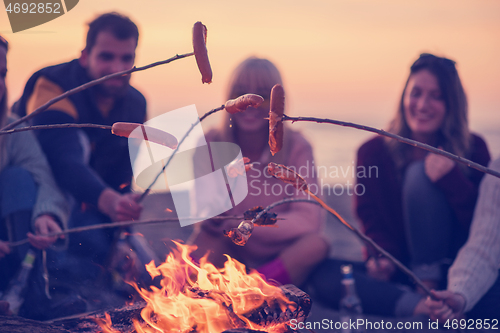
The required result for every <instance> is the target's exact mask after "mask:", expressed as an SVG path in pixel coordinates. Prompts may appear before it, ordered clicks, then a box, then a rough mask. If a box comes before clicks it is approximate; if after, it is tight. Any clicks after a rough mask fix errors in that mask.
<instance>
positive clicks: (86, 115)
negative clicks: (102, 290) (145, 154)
mask: <svg viewBox="0 0 500 333" xmlns="http://www.w3.org/2000/svg"><path fill="white" fill-rule="evenodd" d="M138 37H139V32H138V29H137V26H136V25H135V24H134V23H133V22H132V21H131V20H130V19H129V18H128V17H125V16H122V15H120V14H118V13H107V14H103V15H101V16H99V17H97V18H96V19H95V20H94V21H92V22H91V23H90V24H89V30H88V33H87V40H86V46H85V48H84V49H83V51H82V52H81V56H80V58H79V59H75V60H72V61H70V62H67V63H63V64H59V65H55V66H51V67H46V68H44V69H42V70H40V71H38V72H36V73H35V74H34V75H33V76H32V77H31V78H30V79H29V81H28V83H27V84H26V87H25V89H24V93H23V96H22V97H21V99H20V100H19V101H18V103H17V105H15V106H14V112H16V113H17V114H19V115H20V116H23V115H25V114H30V113H31V112H33V111H34V110H35V109H36V108H38V107H40V106H41V105H43V104H45V103H46V102H47V101H49V100H50V99H52V98H54V97H56V96H58V95H60V94H62V93H64V92H65V91H68V90H70V89H73V88H75V87H77V86H80V85H82V84H84V83H87V82H89V81H91V80H94V79H97V78H100V77H103V76H106V75H109V74H112V73H117V72H120V71H124V70H127V69H130V68H132V66H133V65H134V60H135V49H136V47H137V42H138ZM129 80H130V75H126V76H122V77H118V78H114V79H111V80H107V81H105V82H103V83H101V84H99V85H97V86H94V87H92V88H90V89H86V90H84V91H81V92H79V93H76V94H74V95H72V96H70V97H68V98H66V99H64V100H62V101H59V102H57V103H55V104H53V105H52V106H50V107H49V108H48V109H47V110H46V111H44V112H42V113H41V114H39V115H37V116H36V117H35V118H34V119H33V124H34V125H47V124H59V123H93V124H102V125H112V124H113V123H115V122H118V121H123V122H134V123H142V122H144V120H145V118H146V100H145V98H144V97H143V95H142V94H141V93H140V92H139V91H137V90H136V89H134V88H133V87H132V86H130V84H129ZM37 137H38V140H39V141H40V144H41V146H42V148H43V151H44V152H45V154H46V156H47V159H48V161H49V163H50V165H51V167H52V171H53V173H54V176H55V178H56V180H57V182H58V184H59V185H60V187H61V188H62V189H63V190H65V191H66V192H67V193H69V194H70V195H71V197H72V198H73V199H74V209H73V212H72V215H71V218H70V221H69V226H70V227H81V226H84V225H91V224H98V223H109V222H116V221H126V220H133V219H138V218H139V215H140V212H141V209H142V207H141V205H140V204H138V203H137V199H138V195H137V194H133V193H130V182H131V179H132V168H131V164H130V158H129V153H128V140H127V139H126V138H120V137H117V136H114V135H112V134H111V132H110V131H106V130H102V129H90V128H83V129H76V128H71V129H51V130H41V131H38V133H37ZM114 234H115V231H114V230H113V229H105V230H95V231H89V232H82V233H76V234H73V235H71V237H70V244H69V249H68V253H65V254H64V256H65V257H64V258H62V259H61V257H60V258H59V261H60V263H63V264H64V263H76V262H78V263H79V264H78V265H73V266H74V267H71V268H70V269H68V270H69V271H72V272H71V273H73V274H74V275H75V276H79V277H80V278H85V277H87V278H89V279H94V278H95V277H97V276H98V275H99V273H100V270H101V269H102V266H103V264H104V263H105V262H106V260H108V259H109V258H108V256H109V252H110V251H109V250H110V249H111V245H112V244H113V242H114V240H113V239H114ZM75 257H77V258H78V259H85V260H84V261H86V262H87V263H90V264H88V265H82V264H81V263H82V260H75ZM88 259H90V261H89V260H88Z"/></svg>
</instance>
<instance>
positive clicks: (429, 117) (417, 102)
mask: <svg viewBox="0 0 500 333" xmlns="http://www.w3.org/2000/svg"><path fill="white" fill-rule="evenodd" d="M403 105H404V115H405V118H406V123H407V124H408V127H409V128H410V130H411V131H412V136H413V138H415V139H417V140H428V139H431V138H432V137H434V136H435V134H437V133H438V131H439V129H440V128H441V126H442V124H443V121H444V118H445V115H446V105H445V102H444V99H443V95H442V92H441V89H440V88H439V83H438V80H437V78H436V76H435V75H434V74H432V73H431V72H429V71H428V70H426V69H423V70H420V71H418V72H416V73H413V74H412V75H411V76H410V79H409V80H408V85H407V86H406V90H405V94H404V97H403Z"/></svg>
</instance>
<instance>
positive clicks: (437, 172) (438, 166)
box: [424, 147, 455, 183]
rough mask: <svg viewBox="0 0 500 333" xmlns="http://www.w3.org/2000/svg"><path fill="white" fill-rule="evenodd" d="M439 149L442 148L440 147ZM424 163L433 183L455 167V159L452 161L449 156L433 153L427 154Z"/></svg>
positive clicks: (426, 172)
mask: <svg viewBox="0 0 500 333" xmlns="http://www.w3.org/2000/svg"><path fill="white" fill-rule="evenodd" d="M439 149H442V148H441V147H439ZM424 164H425V174H426V175H427V177H429V179H430V180H431V182H433V183H435V182H437V181H438V180H439V179H441V178H442V177H443V176H444V175H446V174H447V173H448V172H450V171H451V169H453V168H454V167H455V161H452V160H450V159H449V158H447V157H444V156H441V155H437V154H432V153H430V154H428V155H427V156H426V158H425V162H424Z"/></svg>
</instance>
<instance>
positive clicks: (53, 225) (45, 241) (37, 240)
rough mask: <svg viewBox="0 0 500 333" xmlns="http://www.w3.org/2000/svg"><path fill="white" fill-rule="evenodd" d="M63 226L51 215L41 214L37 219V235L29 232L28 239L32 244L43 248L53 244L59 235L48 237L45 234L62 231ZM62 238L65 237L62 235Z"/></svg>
mask: <svg viewBox="0 0 500 333" xmlns="http://www.w3.org/2000/svg"><path fill="white" fill-rule="evenodd" d="M61 231H62V230H61V227H60V226H59V224H58V223H57V222H56V221H55V220H54V218H53V217H52V216H50V215H40V216H39V217H37V218H36V220H35V235H33V234H32V233H31V232H28V239H29V242H30V243H31V245H33V246H34V247H36V248H37V249H40V250H43V249H46V248H48V247H49V246H51V245H52V244H54V243H55V241H56V240H57V238H58V237H57V236H52V237H47V236H44V235H47V234H51V233H58V232H61ZM60 238H64V235H61V236H60Z"/></svg>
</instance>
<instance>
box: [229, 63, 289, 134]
mask: <svg viewBox="0 0 500 333" xmlns="http://www.w3.org/2000/svg"><path fill="white" fill-rule="evenodd" d="M278 83H279V84H281V85H282V84H283V82H282V79H281V75H280V72H279V70H278V69H277V68H276V66H275V65H274V64H273V63H272V62H270V61H269V60H267V59H263V58H257V57H250V58H247V59H246V60H244V61H243V62H242V63H241V64H239V65H238V67H236V69H235V70H234V71H233V74H232V75H231V78H230V80H229V84H228V90H227V94H226V96H227V99H234V98H236V97H238V96H241V95H244V94H247V93H254V94H257V95H261V96H262V97H264V99H265V101H266V102H265V103H268V102H269V98H270V95H271V89H272V87H273V86H274V85H275V84H278ZM237 130H238V128H237V124H236V123H231V115H230V114H229V113H227V112H226V114H225V116H224V119H223V120H222V124H221V127H220V131H221V133H222V136H223V138H224V139H225V140H228V141H231V142H235V141H236V135H235V132H236V131H237ZM235 143H237V142H235Z"/></svg>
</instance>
